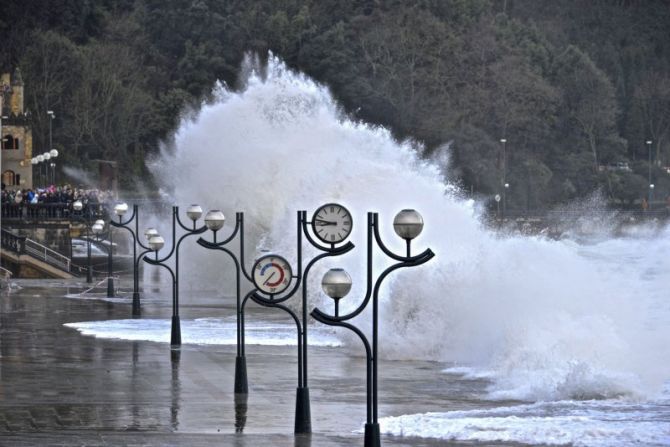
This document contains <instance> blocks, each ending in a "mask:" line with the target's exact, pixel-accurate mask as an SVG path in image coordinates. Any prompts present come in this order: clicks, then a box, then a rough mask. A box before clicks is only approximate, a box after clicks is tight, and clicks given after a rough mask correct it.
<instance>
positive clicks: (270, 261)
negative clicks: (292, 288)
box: [253, 255, 293, 295]
mask: <svg viewBox="0 0 670 447" xmlns="http://www.w3.org/2000/svg"><path fill="white" fill-rule="evenodd" d="M292 275H293V273H292V271H291V265H290V264H289V263H288V261H287V260H286V259H284V258H282V257H281V256H276V255H265V256H261V257H260V258H258V260H257V261H256V263H255V264H254V275H253V278H254V284H256V288H257V289H258V290H260V291H261V292H265V293H267V294H269V295H275V294H277V293H281V292H283V291H284V290H286V288H287V287H288V286H289V285H290V284H291V278H292Z"/></svg>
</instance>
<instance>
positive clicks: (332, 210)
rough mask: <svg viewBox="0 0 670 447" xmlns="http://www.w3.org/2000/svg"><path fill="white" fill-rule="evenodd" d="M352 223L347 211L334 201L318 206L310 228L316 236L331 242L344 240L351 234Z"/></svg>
mask: <svg viewBox="0 0 670 447" xmlns="http://www.w3.org/2000/svg"><path fill="white" fill-rule="evenodd" d="M352 225H353V221H352V219H351V214H350V213H349V211H348V210H347V209H346V208H345V207H343V206H342V205H338V204H336V203H328V204H326V205H323V206H321V207H319V209H318V210H316V212H315V213H314V219H313V220H312V229H313V230H314V234H315V235H316V237H318V238H319V239H321V240H322V241H323V242H329V243H332V244H336V243H338V242H342V241H343V240H345V239H346V238H347V237H348V236H349V234H351V226H352Z"/></svg>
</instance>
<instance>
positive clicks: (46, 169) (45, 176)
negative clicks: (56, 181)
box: [42, 152, 51, 188]
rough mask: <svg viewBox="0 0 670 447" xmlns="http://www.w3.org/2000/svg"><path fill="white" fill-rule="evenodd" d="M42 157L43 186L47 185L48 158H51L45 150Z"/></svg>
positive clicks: (48, 176) (48, 177)
mask: <svg viewBox="0 0 670 447" xmlns="http://www.w3.org/2000/svg"><path fill="white" fill-rule="evenodd" d="M42 156H43V157H44V187H45V188H46V187H47V186H49V180H50V178H51V176H50V175H49V160H51V152H45V153H43V154H42Z"/></svg>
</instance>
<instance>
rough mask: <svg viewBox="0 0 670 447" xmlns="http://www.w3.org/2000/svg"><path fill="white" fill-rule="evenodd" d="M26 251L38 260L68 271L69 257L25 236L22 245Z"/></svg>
mask: <svg viewBox="0 0 670 447" xmlns="http://www.w3.org/2000/svg"><path fill="white" fill-rule="evenodd" d="M24 247H25V250H26V253H28V254H29V255H31V256H32V257H33V258H37V259H39V260H40V261H44V262H46V263H47V264H49V265H53V266H54V267H58V268H59V269H61V270H65V271H66V272H70V258H68V257H67V256H63V255H62V254H60V253H58V252H57V251H54V250H52V249H50V248H48V247H45V246H44V245H42V244H40V243H37V242H35V241H34V240H32V239H27V238H26V243H25V245H24Z"/></svg>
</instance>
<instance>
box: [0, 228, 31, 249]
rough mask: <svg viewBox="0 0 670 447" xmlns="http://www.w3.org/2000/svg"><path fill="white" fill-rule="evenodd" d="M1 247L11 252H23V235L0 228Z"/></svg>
mask: <svg viewBox="0 0 670 447" xmlns="http://www.w3.org/2000/svg"><path fill="white" fill-rule="evenodd" d="M1 240H2V248H4V249H5V250H9V251H11V252H12V253H16V254H19V255H20V254H22V253H25V243H26V237H25V236H17V235H15V234H14V233H12V232H9V231H7V230H2V237H1Z"/></svg>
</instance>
